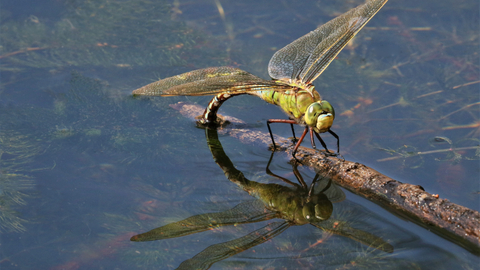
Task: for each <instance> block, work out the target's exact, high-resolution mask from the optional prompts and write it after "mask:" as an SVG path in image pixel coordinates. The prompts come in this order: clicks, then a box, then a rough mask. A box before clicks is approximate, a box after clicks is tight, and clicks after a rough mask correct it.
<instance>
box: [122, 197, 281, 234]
mask: <svg viewBox="0 0 480 270" xmlns="http://www.w3.org/2000/svg"><path fill="white" fill-rule="evenodd" d="M274 217H275V213H273V212H271V211H268V210H267V209H265V205H264V204H263V203H262V202H261V201H259V200H254V201H247V202H243V203H240V204H239V205H237V206H235V207H234V208H232V209H230V210H227V211H224V212H218V213H208V214H201V215H196V216H191V217H189V218H187V219H184V220H181V221H178V222H174V223H170V224H167V225H165V226H162V227H159V228H156V229H153V230H151V231H149V232H146V233H142V234H138V235H135V236H132V238H131V239H130V240H131V241H136V242H143V241H154V240H161V239H167V238H174V237H180V236H184V235H189V234H193V233H198V232H203V231H206V230H211V229H212V228H215V227H218V226H226V225H232V224H243V223H251V222H258V221H264V220H268V219H271V218H274Z"/></svg>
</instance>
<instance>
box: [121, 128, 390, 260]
mask: <svg viewBox="0 0 480 270" xmlns="http://www.w3.org/2000/svg"><path fill="white" fill-rule="evenodd" d="M205 133H206V137H207V143H208V146H209V148H210V151H211V153H212V156H213V159H214V160H215V162H216V163H217V165H218V166H219V167H220V168H221V169H222V171H223V172H224V174H225V176H226V177H227V178H228V180H230V181H231V182H232V183H234V184H236V185H237V186H238V187H239V188H241V189H243V190H244V191H246V192H248V194H249V195H251V196H252V197H254V198H255V200H247V201H244V202H242V203H240V204H238V205H236V206H235V207H233V208H231V209H228V210H226V211H222V212H215V213H205V214H199V215H195V216H191V217H188V218H186V219H184V220H180V221H177V222H173V223H170V224H167V225H164V226H161V227H158V228H155V229H153V230H150V231H148V232H145V233H142V234H138V235H134V236H132V237H131V239H130V240H131V241H134V242H145V241H156V240H163V239H169V238H177V237H182V236H186V235H191V234H195V233H200V232H204V231H208V230H212V229H215V228H218V227H221V226H231V225H234V226H239V225H241V224H247V223H256V222H263V221H270V220H273V219H277V220H278V219H281V221H271V222H269V223H268V224H267V225H266V226H265V227H262V228H260V229H258V230H255V231H253V232H251V233H249V234H247V235H245V236H242V237H240V238H237V239H234V240H231V241H227V242H223V243H218V244H214V245H211V246H209V247H207V248H206V249H205V250H203V251H201V252H200V253H198V254H197V255H195V256H194V257H192V258H191V259H188V260H186V261H184V262H182V263H181V264H180V265H179V267H178V268H177V269H208V268H209V267H210V266H212V265H213V264H214V263H216V262H218V261H221V260H224V259H226V258H228V257H231V256H233V255H236V254H238V253H240V252H243V251H245V250H247V249H250V248H253V247H255V246H257V245H260V244H262V243H265V242H266V241H268V240H271V239H273V238H275V237H276V236H277V235H279V234H281V233H282V232H283V231H285V230H286V229H288V228H289V227H291V226H302V225H306V224H310V225H312V226H314V227H316V228H318V229H321V230H323V231H326V232H328V233H330V234H336V235H339V236H343V237H347V238H350V239H352V240H354V241H357V242H359V243H362V244H364V245H367V246H369V247H371V248H374V249H377V250H380V251H383V252H386V253H392V252H393V251H394V247H393V246H392V245H391V244H390V243H388V242H387V241H385V240H383V239H382V238H380V237H378V236H376V235H373V234H371V233H369V232H367V231H363V230H360V229H357V228H354V227H352V226H350V224H349V223H350V222H348V221H347V220H345V217H342V215H338V213H334V208H333V204H334V203H338V202H341V201H343V200H345V198H346V196H345V193H344V192H343V191H342V190H341V189H340V188H339V187H338V186H336V185H335V183H333V181H332V180H331V179H329V178H325V177H323V176H320V174H316V175H315V177H314V179H313V180H312V183H311V184H310V186H308V185H307V184H306V182H305V180H304V179H303V177H302V176H301V174H300V172H299V171H298V163H294V164H293V172H294V175H295V177H296V178H297V180H298V182H299V183H300V184H297V183H295V182H292V181H290V180H288V179H286V178H284V177H281V176H278V175H275V174H273V173H272V172H271V171H270V170H269V169H268V167H269V165H270V162H271V160H272V156H273V154H274V153H272V156H271V157H270V160H269V162H268V165H267V169H266V171H267V173H268V174H270V175H272V176H274V177H275V178H278V179H280V180H282V181H284V182H286V183H287V184H289V186H285V185H280V184H277V183H260V182H256V181H252V180H249V179H247V178H246V177H245V176H244V174H243V173H242V172H241V171H239V170H237V169H236V168H235V166H234V164H233V163H232V161H231V160H230V159H229V157H228V156H227V154H226V153H225V151H224V149H223V147H222V144H221V143H220V141H219V139H218V133H217V130H215V129H205ZM349 211H350V212H352V213H354V212H355V211H351V209H350V210H349Z"/></svg>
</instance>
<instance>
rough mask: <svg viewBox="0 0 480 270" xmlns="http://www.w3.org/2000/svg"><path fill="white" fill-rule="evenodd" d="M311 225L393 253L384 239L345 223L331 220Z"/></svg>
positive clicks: (390, 246) (391, 247)
mask: <svg viewBox="0 0 480 270" xmlns="http://www.w3.org/2000/svg"><path fill="white" fill-rule="evenodd" d="M310 224H312V225H313V226H315V227H317V228H319V229H322V230H324V231H327V232H330V233H334V234H338V235H341V236H344V237H348V238H350V239H352V240H355V241H357V242H360V243H362V244H364V245H367V246H369V247H372V248H375V249H378V250H382V251H385V252H388V253H392V252H393V246H392V245H390V244H389V243H388V242H386V241H385V240H383V239H382V238H380V237H378V236H375V235H373V234H371V233H369V232H365V231H362V230H358V229H355V228H352V227H350V226H349V225H348V224H347V223H346V222H345V221H338V220H332V219H329V220H326V221H322V222H320V223H310Z"/></svg>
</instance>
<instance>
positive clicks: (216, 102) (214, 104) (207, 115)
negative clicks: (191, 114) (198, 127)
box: [199, 93, 245, 124]
mask: <svg viewBox="0 0 480 270" xmlns="http://www.w3.org/2000/svg"><path fill="white" fill-rule="evenodd" d="M242 94H245V93H238V94H229V93H222V94H218V95H216V96H214V97H213V98H212V100H210V102H209V103H208V105H207V108H205V111H204V112H203V115H202V117H201V118H200V120H199V122H200V123H201V124H212V123H216V122H217V112H218V109H219V108H220V106H222V104H223V102H225V101H226V100H227V99H229V98H231V97H233V96H238V95H242Z"/></svg>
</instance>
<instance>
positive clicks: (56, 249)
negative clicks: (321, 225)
mask: <svg viewBox="0 0 480 270" xmlns="http://www.w3.org/2000/svg"><path fill="white" fill-rule="evenodd" d="M347 2H348V1H345V3H337V1H335V3H334V1H321V2H316V1H303V2H302V3H290V2H278V1H261V2H259V1H241V2H239V1H218V2H215V1H195V2H184V1H178V2H175V3H170V2H155V3H151V2H149V1H100V0H99V1H92V2H87V3H84V2H81V1H48V2H45V1H42V3H40V2H39V3H37V2H28V1H21V2H19V1H3V2H2V4H1V6H0V7H1V13H0V14H1V27H2V29H1V31H0V32H1V33H0V36H1V39H0V40H1V45H2V46H1V50H0V71H1V73H0V76H1V78H0V79H1V81H0V222H1V224H0V239H1V242H0V269H134V268H138V269H175V268H176V267H178V266H179V265H180V263H181V262H183V261H185V260H187V259H189V258H192V257H193V256H195V255H196V254H198V253H199V252H201V251H202V250H204V249H205V248H207V247H209V246H211V245H214V244H218V243H222V242H226V241H231V240H234V239H238V238H240V237H242V236H244V235H247V234H249V233H251V232H253V231H255V230H257V229H260V228H261V227H263V226H266V225H267V224H271V223H272V222H275V221H279V219H275V220H272V221H263V222H258V223H252V224H244V225H238V226H225V227H221V228H218V229H215V230H213V231H207V232H202V233H197V234H192V235H188V236H184V237H179V238H173V239H167V240H160V241H152V242H130V241H129V238H130V237H131V236H132V235H134V234H137V233H142V232H146V231H148V230H151V229H154V228H157V227H160V226H163V225H166V224H168V223H172V222H176V221H179V220H182V219H185V218H188V217H190V216H193V215H199V214H205V213H211V212H219V211H225V210H228V209H230V208H232V207H234V206H236V205H238V204H240V203H242V202H245V201H248V200H252V199H253V198H252V197H251V196H249V195H248V194H247V193H246V192H244V191H243V190H241V189H240V188H238V187H237V186H236V185H235V184H234V183H232V182H230V181H228V179H227V178H226V177H225V175H224V173H223V171H222V170H221V169H220V168H219V167H218V166H217V164H215V162H214V160H213V158H212V153H211V152H210V150H209V148H208V145H207V142H206V139H205V132H204V130H202V129H199V128H197V127H196V125H195V123H194V122H193V121H192V120H191V119H188V118H184V117H183V116H181V115H180V114H179V113H178V112H177V111H175V110H173V109H172V108H171V107H170V106H168V105H170V104H174V103H176V102H178V101H188V102H193V103H198V104H200V105H202V106H205V105H206V104H207V103H208V101H209V97H168V98H160V97H158V98H152V99H134V98H132V97H131V94H130V93H131V91H132V90H133V89H136V88H138V87H140V86H143V85H145V84H148V83H150V82H153V81H155V80H157V79H159V78H165V77H168V76H174V75H177V74H180V73H182V72H187V71H190V70H193V69H197V68H204V67H208V66H219V65H232V66H237V67H239V68H241V69H244V70H247V71H249V72H252V73H254V74H256V75H258V76H261V77H263V78H267V77H268V74H267V66H268V61H269V59H270V57H271V56H272V55H273V53H274V52H275V51H276V50H278V49H280V48H282V47H283V46H285V45H287V44H289V43H290V42H292V41H293V40H294V39H296V38H298V37H300V36H301V35H304V34H306V33H308V32H309V31H311V30H313V29H315V28H316V27H317V26H319V25H321V24H323V23H325V22H327V21H328V20H330V19H332V18H333V17H335V16H337V15H339V14H341V13H343V12H345V11H347V10H348V9H350V8H353V7H354V6H356V5H359V4H361V3H363V2H362V1H353V2H352V3H350V2H348V3H347ZM215 3H217V4H215ZM219 5H221V7H222V8H223V10H224V15H225V16H224V18H225V19H222V16H221V13H220V12H219ZM478 8H479V4H478V2H477V1H464V2H462V3H461V4H458V3H457V2H455V1H440V2H439V1H423V2H422V3H420V2H418V1H403V2H398V1H391V2H389V3H387V4H386V6H385V7H384V8H383V9H382V10H381V11H380V12H379V13H378V14H377V15H376V16H375V17H374V18H373V19H372V21H371V22H369V24H368V25H367V26H366V27H365V29H363V30H362V31H361V32H360V33H359V35H358V37H357V38H355V40H354V42H353V43H352V44H351V45H349V46H347V47H346V48H345V49H344V51H343V52H342V53H341V54H340V55H339V56H338V59H337V60H335V61H334V62H333V64H332V65H331V66H330V67H329V68H328V69H327V71H325V72H324V74H322V76H321V77H319V78H318V79H317V80H316V81H315V85H316V87H317V90H318V91H319V92H320V94H321V95H322V97H323V98H324V99H327V100H328V101H329V102H330V103H331V104H332V105H333V106H334V107H335V109H336V114H337V115H336V120H335V123H334V126H333V127H332V129H333V130H334V131H335V132H336V133H337V134H338V135H339V136H340V138H341V147H342V153H343V155H344V156H345V158H346V159H347V160H351V161H356V162H360V163H362V164H365V165H367V166H369V167H372V168H374V169H376V170H378V171H380V172H381V173H384V174H386V175H388V176H390V177H392V178H394V179H397V180H399V181H402V182H407V183H411V184H415V185H421V186H423V187H424V188H425V190H426V191H428V192H430V193H432V194H439V196H440V197H442V198H447V199H449V200H451V201H453V202H455V203H457V204H460V205H463V206H466V207H469V208H472V209H474V210H479V208H480V207H479V190H480V189H479V187H478V174H479V172H480V170H479V163H478V156H475V148H474V147H475V146H476V145H478V142H479V127H478V122H479V114H478V109H479V105H478V80H479V66H478V62H479V61H478V45H479V44H478V42H479V40H478V32H479V29H478V26H479V22H478ZM221 113H223V114H226V115H230V116H235V117H238V118H241V119H242V120H244V121H245V122H247V125H248V127H249V128H251V129H253V130H260V131H266V129H267V127H266V125H265V122H266V120H267V119H270V118H284V117H285V115H284V113H282V112H281V111H280V110H279V108H277V107H275V106H273V105H267V104H266V103H265V102H264V101H262V100H260V99H258V98H256V97H251V96H240V97H235V98H233V99H231V100H229V101H228V102H226V104H225V105H224V106H223V107H222V110H221ZM273 129H274V133H276V134H278V135H281V136H285V137H288V136H290V128H288V127H284V126H282V125H280V124H277V125H274V126H273ZM300 130H301V129H300V128H297V133H299V132H300ZM438 137H442V138H444V139H442V140H441V141H442V142H443V143H438V141H439V139H437V140H436V141H437V143H432V142H433V141H432V139H433V138H438ZM324 138H325V141H326V143H327V145H332V146H333V145H334V144H335V139H334V138H331V137H329V135H325V136H324ZM220 141H221V143H222V145H223V149H224V150H225V152H226V154H227V155H228V157H229V158H230V159H231V161H232V163H233V164H234V165H235V167H236V168H237V169H238V170H240V171H242V172H243V173H244V174H245V176H246V178H248V179H250V180H253V181H257V182H261V183H281V181H279V180H278V179H276V178H273V177H271V176H268V175H266V173H265V168H266V166H267V163H268V161H269V159H270V155H271V151H269V150H268V148H267V146H265V145H246V144H242V143H241V142H239V141H238V140H236V139H234V138H231V137H228V136H226V135H220ZM305 146H308V144H305ZM460 147H463V148H462V150H458V151H456V152H452V151H451V149H453V148H460ZM418 152H421V153H420V154H418ZM414 153H417V154H416V155H415V154H414ZM289 158H290V157H288V156H286V155H285V154H282V153H277V154H275V155H274V157H273V161H272V164H271V166H270V169H271V170H272V171H273V172H274V173H276V174H278V175H281V176H283V177H286V178H288V179H290V180H291V181H296V179H295V177H294V175H293V172H292V166H291V165H290V164H289V163H288V161H289ZM387 158H391V159H387ZM299 170H300V172H301V173H302V174H303V177H304V179H305V181H306V182H307V183H310V181H311V179H312V178H313V177H314V175H315V174H314V172H312V171H310V170H309V169H308V168H305V167H300V168H299ZM344 192H345V194H346V195H345V196H346V199H345V200H343V201H341V202H335V203H334V204H333V209H334V210H333V213H332V219H338V220H342V221H346V222H347V223H348V224H350V226H351V227H353V228H356V229H359V230H363V231H366V232H368V233H370V234H372V235H375V236H377V237H380V238H382V239H383V240H385V241H387V242H388V243H390V244H391V245H392V246H393V247H394V252H393V253H391V254H390V253H385V252H383V251H379V250H376V249H373V248H371V247H369V246H367V245H364V244H362V243H360V242H359V241H355V240H352V239H349V238H347V237H343V236H339V235H330V234H328V233H325V232H323V231H322V230H320V229H318V228H315V227H314V226H310V225H308V224H306V225H303V226H291V227H290V228H288V229H287V230H285V231H284V232H283V233H282V234H280V235H279V236H277V237H275V238H273V239H272V240H270V241H268V242H266V243H264V244H261V245H258V246H255V247H253V248H250V249H248V250H246V251H244V252H242V253H239V254H237V255H235V256H233V257H230V258H227V259H225V260H223V261H220V262H218V263H216V264H214V265H213V266H212V268H211V269H226V268H229V269H230V268H232V269H233V268H237V269H263V268H271V269H275V268H279V269H319V268H320V269H347V268H348V269H350V268H354V269H355V268H365V269H385V268H395V269H405V268H419V269H452V268H461V269H472V268H474V267H475V265H478V257H476V256H475V255H472V254H471V253H470V252H469V251H467V250H465V249H463V248H461V247H459V246H457V245H456V244H454V243H451V242H449V241H447V240H445V239H443V238H441V237H439V236H437V235H435V234H433V233H432V232H430V231H428V230H426V229H424V228H422V227H420V226H417V225H415V224H413V223H411V222H409V221H406V220H404V219H401V218H399V217H397V216H395V215H393V214H391V213H390V212H388V211H387V210H385V209H383V208H381V207H380V206H377V205H375V204H373V203H371V202H369V201H368V200H366V199H363V198H361V197H359V196H357V195H355V194H352V193H350V192H347V191H344Z"/></svg>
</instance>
